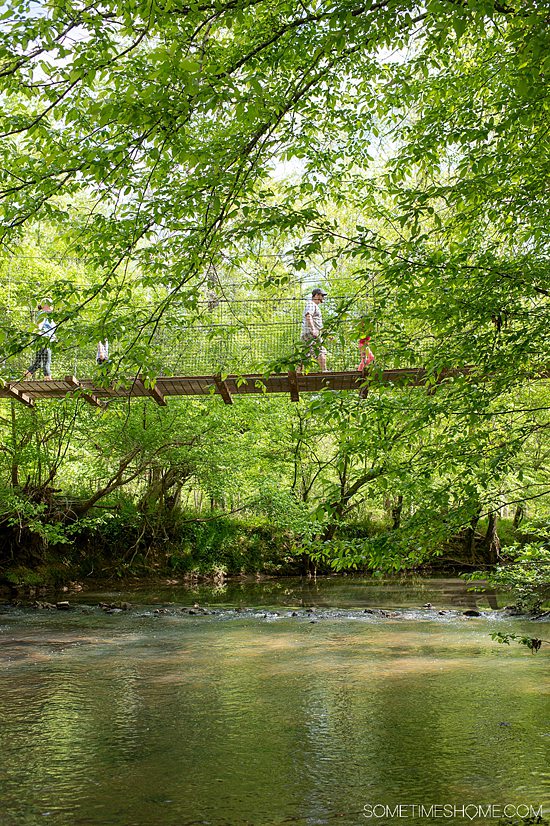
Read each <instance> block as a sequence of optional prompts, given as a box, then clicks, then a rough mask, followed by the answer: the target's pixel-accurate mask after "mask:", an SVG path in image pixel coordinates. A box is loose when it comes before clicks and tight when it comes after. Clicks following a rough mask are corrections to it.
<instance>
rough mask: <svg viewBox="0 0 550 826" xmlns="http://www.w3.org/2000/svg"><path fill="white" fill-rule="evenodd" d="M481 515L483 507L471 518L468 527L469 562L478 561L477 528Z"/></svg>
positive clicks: (467, 549)
mask: <svg viewBox="0 0 550 826" xmlns="http://www.w3.org/2000/svg"><path fill="white" fill-rule="evenodd" d="M480 516H481V509H479V510H478V511H477V512H476V513H475V514H474V515H473V516H472V518H471V519H470V524H469V526H468V527H467V528H466V549H465V550H466V558H467V559H468V561H469V562H471V563H473V564H474V563H475V561H476V528H477V523H478V522H479V517H480Z"/></svg>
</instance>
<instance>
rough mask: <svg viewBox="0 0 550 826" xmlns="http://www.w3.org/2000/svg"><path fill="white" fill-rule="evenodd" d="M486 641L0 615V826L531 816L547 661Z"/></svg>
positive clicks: (442, 630) (300, 626) (279, 622)
mask: <svg viewBox="0 0 550 826" xmlns="http://www.w3.org/2000/svg"><path fill="white" fill-rule="evenodd" d="M432 592H433V591H432ZM346 598H351V597H350V596H349V595H348V597H346ZM411 599H412V598H411ZM416 602H417V596H416V594H415V597H414V603H415V604H416ZM386 604H387V603H386ZM510 622H515V625H514V629H515V630H516V631H521V632H522V631H523V630H527V629H530V628H531V626H530V625H529V623H526V622H521V621H517V620H516V621H510ZM492 627H494V624H493V621H492V620H491V619H490V618H486V617H483V618H480V619H476V620H474V621H468V620H467V619H465V618H463V617H456V618H454V619H452V620H451V621H448V620H446V619H445V618H441V619H440V620H438V619H437V618H436V617H435V616H434V617H431V618H428V619H424V620H422V621H416V620H414V619H408V618H403V617H401V618H399V619H392V618H389V619H384V618H376V619H371V618H369V617H368V616H367V617H365V616H363V615H361V614H360V613H359V612H358V613H357V616H356V617H355V618H350V617H347V616H344V615H338V616H334V617H329V616H326V617H325V618H323V619H321V620H320V621H312V620H309V618H308V617H306V616H301V617H296V618H293V617H290V616H286V615H285V616H280V617H279V618H277V619H276V620H274V621H264V620H262V619H255V618H253V617H250V616H240V615H238V614H236V615H235V614H233V615H232V616H231V619H228V618H227V617H225V618H223V620H222V619H221V618H220V615H210V616H204V617H198V616H189V615H188V614H181V612H180V613H179V614H170V615H153V614H152V613H151V612H146V611H143V610H142V611H135V612H129V613H128V612H127V613H122V614H119V615H107V614H104V613H102V612H96V613H81V612H74V613H62V612H36V611H35V612H31V611H23V610H22V611H19V612H16V613H8V614H4V615H3V616H2V617H0V632H1V634H0V640H1V641H2V643H3V644H2V646H1V649H2V652H3V659H2V667H1V668H0V717H1V719H2V721H3V725H2V728H1V729H0V746H1V749H2V752H1V753H2V761H1V762H0V786H1V799H2V816H1V817H0V823H2V826H4V824H6V825H7V826H12V824H13V825H14V826H15V824H17V826H20V824H24V825H25V826H26V825H27V824H29V826H31V824H32V826H35V824H37V823H42V822H45V823H53V824H56V826H57V825H59V826H65V824H67V826H69V824H71V826H72V824H90V826H106V824H111V823H113V824H114V823H116V824H117V826H183V825H184V824H192V823H195V824H197V823H200V824H213V826H223V824H231V826H240V824H254V826H264V825H265V826H274V824H283V823H292V824H298V825H299V826H300V824H304V826H305V824H333V823H340V824H359V823H364V822H368V821H365V819H364V818H363V817H362V814H361V813H362V809H363V806H364V805H365V804H366V803H369V802H370V803H374V802H380V803H389V804H393V805H394V804H396V803H399V802H402V803H410V802H416V803H427V804H430V803H447V802H449V803H453V804H461V803H464V804H466V803H470V802H473V803H477V804H479V803H487V802H494V803H504V802H510V803H514V802H515V803H518V802H527V803H532V804H533V805H535V804H537V805H538V804H540V802H542V800H543V799H544V792H545V789H546V791H547V789H548V786H547V783H548V775H547V774H546V772H547V766H548V756H549V755H548V746H549V745H550V737H549V736H548V735H549V734H550V732H549V731H548V728H547V727H546V728H545V721H546V722H547V719H548V717H547V712H548V708H549V704H548V695H547V693H546V694H545V690H547V688H548V684H547V682H545V680H546V679H547V674H546V665H547V659H546V656H545V655H544V652H541V654H539V655H537V656H536V657H533V656H532V655H530V654H529V653H527V652H526V651H524V650H523V649H520V648H518V647H510V648H506V647H502V646H497V644H495V643H493V642H492V640H491V638H490V636H489V632H490V630H491V628H492ZM371 822H372V821H371ZM406 822H407V823H415V821H414V819H413V818H408V819H407V821H406ZM452 822H453V823H459V822H462V821H461V820H457V819H455V820H453V821H452ZM464 822H469V821H464ZM482 822H483V821H480V820H476V823H477V824H479V823H482ZM377 823H380V821H377ZM493 823H494V821H493Z"/></svg>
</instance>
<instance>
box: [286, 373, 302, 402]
mask: <svg viewBox="0 0 550 826" xmlns="http://www.w3.org/2000/svg"><path fill="white" fill-rule="evenodd" d="M288 386H289V388H290V401H291V402H299V401H300V393H299V392H298V377H297V375H296V370H289V371H288Z"/></svg>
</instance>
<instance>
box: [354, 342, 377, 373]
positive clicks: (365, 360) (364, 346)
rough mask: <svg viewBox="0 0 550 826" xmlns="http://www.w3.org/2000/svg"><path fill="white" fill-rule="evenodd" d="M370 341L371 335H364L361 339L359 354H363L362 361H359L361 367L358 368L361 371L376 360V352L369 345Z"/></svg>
mask: <svg viewBox="0 0 550 826" xmlns="http://www.w3.org/2000/svg"><path fill="white" fill-rule="evenodd" d="M369 341H370V336H363V338H360V339H359V355H360V356H361V361H360V362H359V367H358V368H357V369H358V370H359V372H361V373H362V372H363V370H364V369H365V367H367V366H368V365H369V364H372V362H373V361H374V353H373V352H372V350H371V349H370V347H369Z"/></svg>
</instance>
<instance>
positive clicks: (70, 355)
mask: <svg viewBox="0 0 550 826" xmlns="http://www.w3.org/2000/svg"><path fill="white" fill-rule="evenodd" d="M350 304H351V310H350ZM303 310H304V298H303V296H300V297H296V298H288V297H277V298H273V299H271V300H269V301H266V300H265V299H264V300H259V299H243V300H235V299H228V298H219V297H217V296H216V295H210V296H208V298H206V299H205V300H204V301H203V302H200V303H199V306H198V308H195V309H194V316H193V323H192V324H186V322H185V315H184V314H182V316H181V317H180V318H179V319H178V318H175V319H172V320H171V321H170V323H167V324H165V326H164V327H163V328H160V329H159V330H157V332H156V334H155V339H154V346H153V348H152V351H151V353H150V355H149V358H148V362H147V364H148V376H149V379H145V378H144V377H143V376H141V375H133V376H132V375H126V376H124V375H121V374H120V371H119V369H118V367H117V365H118V361H117V358H118V357H119V354H120V352H121V351H122V349H123V348H122V343H120V342H117V341H116V340H115V341H112V340H111V341H110V343H109V344H110V358H111V363H110V365H108V366H107V368H106V367H102V368H98V366H97V365H96V363H95V346H94V344H93V343H92V344H91V346H90V348H89V350H88V351H87V352H83V350H82V345H81V344H77V343H74V344H71V339H70V331H69V330H65V329H63V330H60V331H59V336H58V337H59V339H60V341H59V342H58V343H57V344H54V345H53V348H52V349H53V365H52V379H51V380H44V379H38V378H36V377H33V378H32V380H28V381H27V380H23V379H21V378H20V377H21V376H22V375H24V373H25V370H26V367H27V366H28V361H29V360H30V358H31V355H30V351H28V352H26V353H23V354H20V355H19V356H18V357H17V358H14V359H12V360H11V361H10V370H11V373H12V376H13V378H12V376H10V379H9V380H7V381H4V382H3V383H2V384H1V385H0V398H4V399H16V400H17V401H19V402H21V403H22V404H24V405H27V406H29V407H32V406H33V405H34V403H35V402H36V401H42V400H47V399H63V398H66V397H71V396H72V397H75V396H78V397H80V398H82V399H84V400H85V401H86V402H88V403H89V404H91V405H94V406H98V407H103V406H104V405H105V404H108V403H109V402H110V401H112V400H116V399H119V400H120V399H133V398H151V399H153V400H154V401H155V402H156V403H157V404H159V405H163V406H164V405H166V403H167V399H169V398H171V397H184V396H208V395H218V396H220V397H221V398H222V399H223V401H224V402H225V403H226V404H232V403H233V400H234V398H235V397H238V396H250V395H252V394H256V395H261V394H270V393H277V394H287V395H288V396H289V397H290V399H291V400H292V401H298V400H299V399H300V396H301V395H302V394H306V393H317V392H320V391H322V390H327V389H328V390H347V391H355V392H359V393H360V394H361V395H362V396H366V395H367V393H368V389H369V385H370V384H372V383H373V382H375V383H376V384H384V385H395V386H403V385H409V386H421V385H424V384H425V383H426V379H427V371H426V370H425V368H424V367H422V366H419V365H421V363H422V362H421V355H420V354H419V353H415V352H413V351H411V352H410V354H408V356H406V362H407V363H406V365H405V366H404V365H403V363H402V362H401V364H400V365H397V364H395V363H393V359H392V355H391V351H390V349H389V348H388V346H387V345H386V344H385V343H384V341H383V338H382V337H379V336H376V335H375V337H374V340H373V346H374V348H375V356H376V361H375V363H374V364H373V365H370V367H369V368H367V370H366V371H359V370H358V362H359V360H360V356H359V350H358V344H357V338H358V335H357V328H358V323H359V320H360V318H361V314H362V311H363V310H364V307H363V306H362V305H361V304H360V303H358V302H357V301H354V302H350V299H349V297H340V298H338V297H336V298H334V297H333V298H331V299H329V301H328V302H326V303H325V305H324V306H323V316H324V319H325V330H326V331H327V334H326V336H325V340H324V342H323V343H324V344H325V346H326V347H327V349H328V371H327V372H323V373H321V372H318V371H317V367H316V363H315V358H314V354H308V353H307V352H305V351H307V349H308V348H307V345H306V346H304V345H302V344H301V343H300V332H301V324H302V314H303ZM334 319H337V320H338V322H337V323H333V320H334ZM373 332H375V331H373ZM39 344H40V342H39V341H38V340H37V342H35V347H37V346H38V345H39ZM302 358H303V360H304V366H303V367H304V369H299V368H298V369H296V367H295V366H293V365H296V364H297V363H298V362H299V361H300V360H301V359H302ZM401 359H403V355H402V353H401ZM465 372H468V370H467V368H464V369H462V370H448V371H443V372H442V373H441V375H440V376H439V378H438V381H443V380H445V379H446V378H449V377H451V376H453V375H458V374H459V373H465ZM151 376H153V377H154V378H153V379H151V378H150V377H151Z"/></svg>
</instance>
